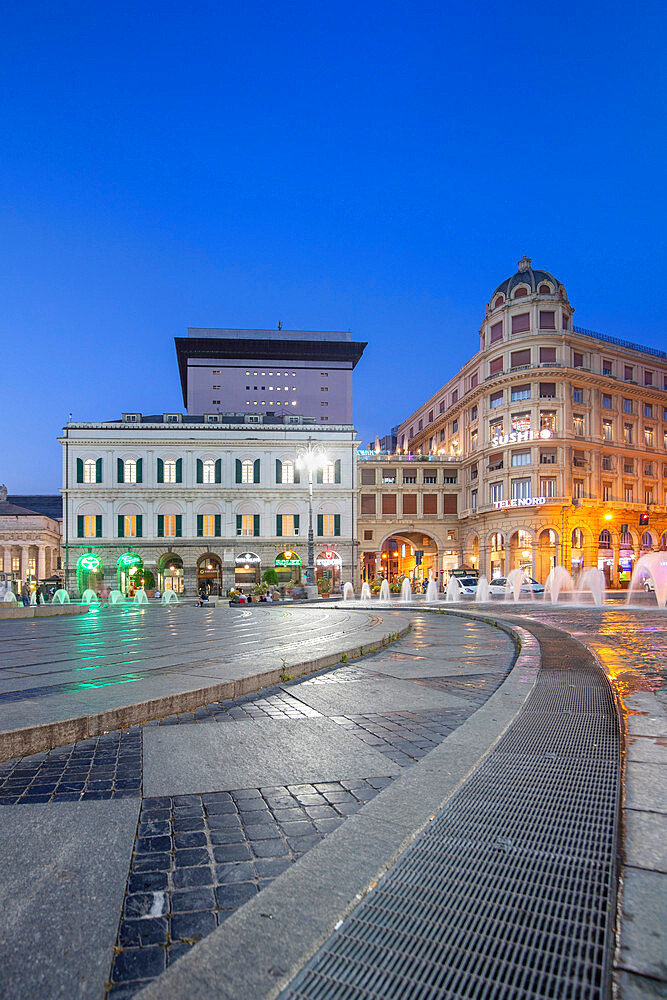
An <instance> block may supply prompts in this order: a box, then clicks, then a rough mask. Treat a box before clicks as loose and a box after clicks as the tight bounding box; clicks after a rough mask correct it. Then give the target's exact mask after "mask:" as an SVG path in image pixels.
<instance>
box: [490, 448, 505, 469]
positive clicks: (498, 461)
mask: <svg viewBox="0 0 667 1000" xmlns="http://www.w3.org/2000/svg"><path fill="white" fill-rule="evenodd" d="M502 467H503V453H502V451H497V452H496V453H495V454H494V455H489V465H488V469H489V472H496V471H497V470H498V469H502Z"/></svg>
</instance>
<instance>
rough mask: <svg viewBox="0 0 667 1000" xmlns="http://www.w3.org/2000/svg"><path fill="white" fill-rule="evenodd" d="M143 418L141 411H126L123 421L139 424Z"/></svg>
mask: <svg viewBox="0 0 667 1000" xmlns="http://www.w3.org/2000/svg"><path fill="white" fill-rule="evenodd" d="M140 420H141V414H140V413H124V414H123V423H124V424H137V423H139V421H140Z"/></svg>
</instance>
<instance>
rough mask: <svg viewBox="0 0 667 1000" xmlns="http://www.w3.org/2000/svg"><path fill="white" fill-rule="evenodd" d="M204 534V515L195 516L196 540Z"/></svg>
mask: <svg viewBox="0 0 667 1000" xmlns="http://www.w3.org/2000/svg"><path fill="white" fill-rule="evenodd" d="M203 534H204V515H203V514H197V538H201V537H202V535H203Z"/></svg>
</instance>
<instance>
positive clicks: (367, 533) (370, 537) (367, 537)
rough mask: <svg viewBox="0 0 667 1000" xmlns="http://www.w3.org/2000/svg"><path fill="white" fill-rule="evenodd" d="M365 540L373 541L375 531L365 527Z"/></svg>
mask: <svg viewBox="0 0 667 1000" xmlns="http://www.w3.org/2000/svg"><path fill="white" fill-rule="evenodd" d="M364 541H365V542H372V541H373V532H372V531H369V530H368V528H364Z"/></svg>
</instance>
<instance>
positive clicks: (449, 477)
mask: <svg viewBox="0 0 667 1000" xmlns="http://www.w3.org/2000/svg"><path fill="white" fill-rule="evenodd" d="M442 481H443V483H445V484H447V485H450V486H451V484H452V483H455V482H456V481H457V475H456V473H455V472H452V473H449V474H447V473H445V474H444V475H443V477H442Z"/></svg>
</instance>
